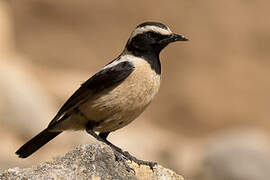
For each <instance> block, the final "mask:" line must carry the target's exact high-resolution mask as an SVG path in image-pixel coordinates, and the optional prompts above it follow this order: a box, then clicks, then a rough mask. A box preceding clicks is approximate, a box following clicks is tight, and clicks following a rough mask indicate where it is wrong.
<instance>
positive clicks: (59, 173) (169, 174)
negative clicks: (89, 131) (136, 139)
mask: <svg viewBox="0 0 270 180" xmlns="http://www.w3.org/2000/svg"><path fill="white" fill-rule="evenodd" d="M128 165H129V166H130V167H131V168H133V169H134V170H135V173H134V172H133V171H130V172H128V171H127V170H126V168H125V166H124V164H123V163H122V162H118V161H115V156H114V154H113V151H112V149H111V148H110V147H109V146H107V145H105V144H104V143H100V142H99V143H94V144H90V145H89V144H87V145H82V146H78V147H77V148H75V149H74V150H73V151H71V152H68V153H67V154H66V155H65V156H63V157H58V158H56V159H55V160H54V161H51V162H45V163H42V164H40V165H38V166H35V167H32V168H25V169H20V168H18V167H16V168H12V169H8V170H5V171H4V172H2V173H1V174H0V179H29V180H31V179H41V180H42V179H93V180H96V179H162V180H163V179H179V180H184V179H183V177H182V176H180V175H178V174H176V173H175V172H173V171H172V170H169V169H166V168H164V167H162V166H161V165H156V166H155V167H154V170H153V171H152V170H151V169H150V168H149V167H148V166H143V165H142V166H138V165H137V164H135V163H131V162H128Z"/></svg>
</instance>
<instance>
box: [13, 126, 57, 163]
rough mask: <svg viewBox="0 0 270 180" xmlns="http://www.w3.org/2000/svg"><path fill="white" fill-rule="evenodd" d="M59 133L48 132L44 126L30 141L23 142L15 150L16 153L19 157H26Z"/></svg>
mask: <svg viewBox="0 0 270 180" xmlns="http://www.w3.org/2000/svg"><path fill="white" fill-rule="evenodd" d="M60 133H61V132H50V131H49V130H48V128H46V129H44V130H43V131H42V132H41V133H39V134H38V135H36V136H35V137H33V138H32V139H31V140H30V141H28V142H27V143H25V144H24V145H23V146H22V147H21V148H20V149H19V150H18V151H16V154H17V155H18V156H19V157H20V158H27V157H28V156H30V155H31V154H33V153H34V152H36V151H37V150H38V149H39V148H41V147H42V146H43V145H45V144H46V143H47V142H49V141H50V140H52V139H53V138H55V137H56V136H57V135H59V134H60Z"/></svg>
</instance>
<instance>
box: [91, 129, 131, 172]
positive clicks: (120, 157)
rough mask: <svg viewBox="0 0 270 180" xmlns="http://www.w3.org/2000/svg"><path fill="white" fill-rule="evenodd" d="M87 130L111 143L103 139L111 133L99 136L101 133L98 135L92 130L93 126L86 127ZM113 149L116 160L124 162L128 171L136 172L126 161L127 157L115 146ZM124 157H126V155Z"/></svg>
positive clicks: (97, 137) (101, 139)
mask: <svg viewBox="0 0 270 180" xmlns="http://www.w3.org/2000/svg"><path fill="white" fill-rule="evenodd" d="M86 132H87V133H88V134H90V135H91V136H93V137H94V138H96V139H97V140H98V141H101V142H104V143H105V144H107V145H109V144H108V143H107V142H106V141H105V140H104V139H103V138H105V139H106V137H107V136H108V135H109V133H108V134H107V135H106V136H103V135H102V136H99V135H97V134H96V133H95V132H94V131H93V130H92V128H89V127H86ZM109 146H110V145H109ZM110 147H111V146H110ZM119 149H120V148H119ZM113 150H114V156H115V158H116V160H117V161H121V162H123V164H124V166H125V167H126V169H127V171H128V172H130V171H133V172H134V173H135V171H134V169H133V168H131V167H129V166H128V164H127V163H126V159H124V158H123V156H122V154H121V153H120V152H118V151H117V150H116V149H114V148H113ZM124 157H125V156H124Z"/></svg>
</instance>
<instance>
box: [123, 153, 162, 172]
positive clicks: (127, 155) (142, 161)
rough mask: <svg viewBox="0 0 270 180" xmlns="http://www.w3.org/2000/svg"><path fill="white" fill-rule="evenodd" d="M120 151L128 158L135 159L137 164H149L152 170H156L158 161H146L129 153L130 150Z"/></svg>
mask: <svg viewBox="0 0 270 180" xmlns="http://www.w3.org/2000/svg"><path fill="white" fill-rule="evenodd" d="M121 151H122V150H121ZM119 153H121V154H122V155H123V156H124V157H125V158H126V159H127V160H130V161H131V162H132V161H133V162H135V163H136V164H138V165H139V166H140V165H146V166H149V167H150V169H151V170H152V171H153V170H154V166H155V165H157V163H156V162H151V161H144V160H140V159H137V158H136V157H134V156H132V155H131V154H129V152H127V151H122V152H119Z"/></svg>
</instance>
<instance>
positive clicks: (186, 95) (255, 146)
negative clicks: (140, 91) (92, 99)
mask: <svg viewBox="0 0 270 180" xmlns="http://www.w3.org/2000/svg"><path fill="white" fill-rule="evenodd" d="M269 15H270V14H269V2H268V1H263V0H258V1H248V0H246V1H244V0H235V1H233V0H230V1H214V0H207V1H196V0H193V1H183V0H180V1H179V0H171V1H162V0H149V1H123V0H122V1H121V0H116V1H106V0H99V1H86V0H81V1H76V0H68V1H67V0H58V1H49V0H40V1H35V0H24V1H16V0H9V1H5V0H2V1H0V65H1V66H0V115H1V116H0V136H1V139H0V144H1V148H0V168H9V167H15V166H19V167H30V166H31V165H34V164H38V163H39V162H42V161H46V160H50V159H52V158H53V157H56V156H58V155H62V154H64V153H65V152H67V151H69V150H71V149H72V148H74V147H75V146H76V145H78V144H85V143H89V142H92V141H94V139H93V138H91V137H89V135H87V134H86V133H85V132H75V133H71V132H67V133H64V134H62V135H61V136H59V137H57V138H56V139H55V140H53V141H52V142H50V143H49V144H48V145H47V146H45V147H44V148H42V149H41V150H40V151H38V152H37V153H35V154H34V155H33V156H31V157H30V158H28V159H26V160H21V159H18V158H17V157H16V156H15V154H14V152H15V151H16V150H17V148H18V147H19V146H20V145H22V144H23V143H24V142H26V141H27V140H28V139H29V138H31V137H32V136H34V135H35V134H36V133H38V132H39V131H40V130H41V129H43V128H44V127H45V126H46V125H47V124H48V123H49V121H50V119H51V118H52V117H53V116H54V115H55V113H56V112H57V110H58V108H59V107H60V106H61V105H62V104H63V103H64V101H65V100H66V99H67V98H68V97H69V96H70V95H71V94H72V93H73V92H74V91H75V90H76V89H77V88H78V87H79V86H80V84H81V83H82V82H83V81H85V80H87V79H88V77H89V76H91V75H93V74H94V73H95V72H96V71H98V70H99V69H100V68H101V67H102V66H104V65H105V64H106V63H108V62H109V61H111V60H112V59H114V58H115V57H117V56H118V54H119V53H121V51H122V49H123V48H124V45H125V43H126V41H127V39H128V37H129V35H130V33H131V31H132V30H133V28H134V27H136V25H137V24H140V23H142V22H144V21H149V20H151V21H160V22H162V23H164V24H166V25H168V26H169V27H170V28H171V29H172V30H173V31H174V32H176V33H180V34H183V35H185V36H187V37H188V38H189V39H190V41H189V42H187V43H175V44H172V45H170V46H169V47H167V48H166V49H165V50H164V51H163V52H162V53H161V61H162V68H163V74H162V75H163V77H162V78H163V82H162V86H161V90H160V93H159V95H158V96H157V98H156V99H155V100H154V102H153V103H152V105H151V106H150V107H149V108H148V109H147V111H146V112H145V113H143V115H141V116H140V117H139V118H138V119H137V120H136V121H134V122H133V123H132V124H131V125H129V126H127V127H125V128H123V129H121V130H119V131H117V132H115V133H112V135H111V136H110V137H109V139H110V140H112V142H114V143H115V144H117V145H119V146H120V147H122V148H123V149H126V150H129V152H130V153H131V154H134V155H136V156H137V157H139V158H142V159H145V160H152V161H157V162H159V163H160V164H162V165H164V166H166V167H169V168H171V169H174V170H175V171H177V172H178V173H180V174H183V175H184V176H185V177H186V178H187V179H249V178H250V179H262V180H263V179H269V176H270V151H269V140H270V139H269V134H268V132H269V129H270V120H269V116H270V111H269V107H270V96H269V92H270V79H269V76H270V71H269V66H270V61H269V57H270V50H269V48H270V21H269V20H268V17H269Z"/></svg>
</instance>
